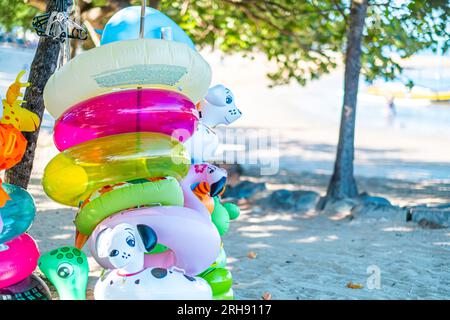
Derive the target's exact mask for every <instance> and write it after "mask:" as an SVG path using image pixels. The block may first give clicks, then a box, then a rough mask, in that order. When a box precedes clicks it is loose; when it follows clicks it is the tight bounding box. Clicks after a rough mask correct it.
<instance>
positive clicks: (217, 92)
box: [205, 84, 227, 107]
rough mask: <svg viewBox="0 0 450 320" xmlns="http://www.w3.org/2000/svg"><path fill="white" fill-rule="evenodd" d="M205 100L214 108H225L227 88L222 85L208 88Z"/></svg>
mask: <svg viewBox="0 0 450 320" xmlns="http://www.w3.org/2000/svg"><path fill="white" fill-rule="evenodd" d="M205 100H206V101H208V102H209V103H211V104H213V105H215V106H220V107H223V106H225V105H226V104H227V102H226V101H227V88H225V86H224V85H222V84H218V85H215V86H214V87H211V88H209V89H208V93H207V94H206V96H205Z"/></svg>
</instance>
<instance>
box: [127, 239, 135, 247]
mask: <svg viewBox="0 0 450 320" xmlns="http://www.w3.org/2000/svg"><path fill="white" fill-rule="evenodd" d="M127 244H128V245H129V246H130V247H134V246H135V245H136V242H135V241H134V238H133V237H128V238H127Z"/></svg>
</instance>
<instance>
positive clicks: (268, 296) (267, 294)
mask: <svg viewBox="0 0 450 320" xmlns="http://www.w3.org/2000/svg"><path fill="white" fill-rule="evenodd" d="M261 298H262V299H263V300H272V294H271V293H270V292H264V293H263V295H262V297H261Z"/></svg>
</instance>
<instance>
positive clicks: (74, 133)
mask: <svg viewBox="0 0 450 320" xmlns="http://www.w3.org/2000/svg"><path fill="white" fill-rule="evenodd" d="M197 123H198V111H197V109H196V108H195V105H194V103H193V102H192V101H191V100H189V99H188V98H187V97H186V96H184V95H182V94H180V93H177V92H174V91H168V90H162V89H133V90H123V91H117V92H113V93H108V94H104V95H100V96H97V97H94V98H90V99H88V100H85V101H82V102H80V103H78V104H76V105H74V106H73V107H71V108H70V109H69V110H67V111H66V112H64V113H63V114H62V115H61V117H59V119H58V120H57V121H56V124H55V130H54V141H55V145H56V147H57V148H58V150H59V151H64V150H66V149H68V148H70V147H72V146H75V145H77V144H80V143H82V142H85V141H89V140H93V139H96V138H101V137H106V136H111V135H115V134H120V133H129V132H158V133H163V134H167V135H169V136H174V137H176V138H177V139H178V140H179V141H180V142H184V141H186V140H187V139H189V137H190V136H191V135H192V134H193V132H194V131H195V129H196V127H197Z"/></svg>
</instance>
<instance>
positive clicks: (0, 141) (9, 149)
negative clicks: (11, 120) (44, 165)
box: [0, 124, 27, 170]
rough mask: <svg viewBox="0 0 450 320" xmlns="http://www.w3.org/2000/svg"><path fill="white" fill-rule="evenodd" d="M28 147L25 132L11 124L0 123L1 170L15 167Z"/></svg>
mask: <svg viewBox="0 0 450 320" xmlns="http://www.w3.org/2000/svg"><path fill="white" fill-rule="evenodd" d="M26 147H27V140H26V139H25V137H24V136H23V134H22V133H21V132H20V131H19V130H17V129H16V128H15V127H14V126H13V125H11V124H0V170H6V169H9V168H12V167H14V166H15V165H16V164H17V163H19V162H20V160H22V157H23V155H24V154H25V149H26Z"/></svg>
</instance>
